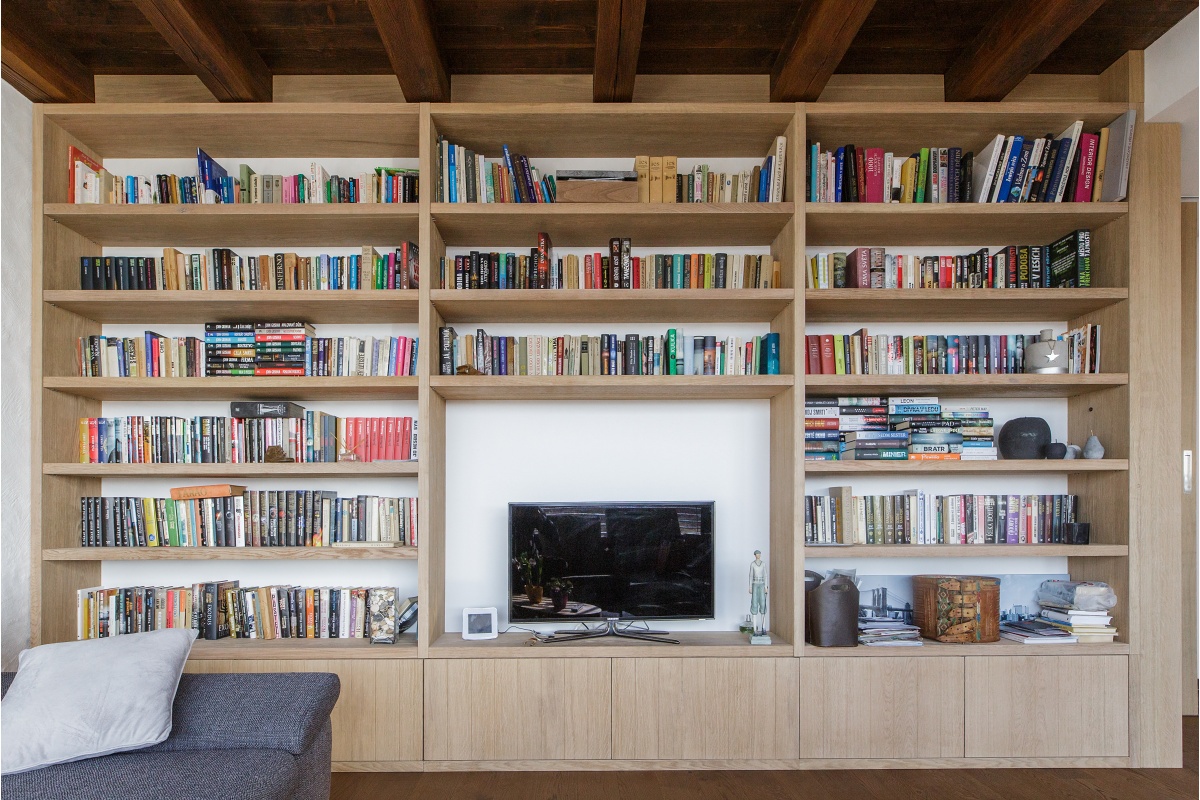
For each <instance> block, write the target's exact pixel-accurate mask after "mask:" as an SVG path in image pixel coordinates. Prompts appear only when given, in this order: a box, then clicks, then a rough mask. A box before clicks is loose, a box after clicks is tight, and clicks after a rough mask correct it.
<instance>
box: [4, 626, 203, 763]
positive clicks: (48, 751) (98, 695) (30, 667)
mask: <svg viewBox="0 0 1200 800" xmlns="http://www.w3.org/2000/svg"><path fill="white" fill-rule="evenodd" d="M195 638H196V632H195V631H194V630H190V629H183V628H174V629H168V630H161V631H151V632H149V633H134V634H127V635H123V636H113V637H110V638H105V639H87V640H85V641H82V642H63V643H61V644H47V645H42V646H41V647H34V648H32V649H30V650H26V651H25V652H23V653H21V657H20V666H19V667H18V669H17V675H16V678H14V679H13V682H12V686H11V687H9V690H8V694H6V695H5V696H4V701H3V703H2V704H0V762H2V764H0V772H2V773H3V774H5V775H8V774H10V773H14V772H26V771H28V770H31V769H38V768H39V767H48V766H50V765H51V764H62V763H65V762H68V761H78V760H80V759H83V758H92V757H94V756H104V755H108V754H109V753H119V752H122V751H125V750H137V749H138V748H140V747H149V746H150V745H152V744H157V743H159V742H161V741H162V740H163V739H166V738H167V737H168V736H169V735H170V734H171V705H172V703H174V701H175V690H176V689H178V688H179V676H180V675H182V674H183V666H184V664H185V663H187V657H188V652H189V651H190V650H191V649H192V641H193V640H194V639H195Z"/></svg>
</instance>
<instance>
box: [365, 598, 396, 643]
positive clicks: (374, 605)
mask: <svg viewBox="0 0 1200 800" xmlns="http://www.w3.org/2000/svg"><path fill="white" fill-rule="evenodd" d="M367 615H368V620H367V622H368V624H369V626H370V634H371V644H395V643H396V633H397V631H396V590H395V589H394V588H392V587H387V588H374V589H368V590H367Z"/></svg>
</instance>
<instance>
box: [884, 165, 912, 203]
mask: <svg viewBox="0 0 1200 800" xmlns="http://www.w3.org/2000/svg"><path fill="white" fill-rule="evenodd" d="M907 162H908V157H907V156H906V157H904V158H894V159H893V160H892V173H891V182H892V183H891V188H890V189H889V193H888V197H889V198H892V199H889V200H888V202H889V203H899V202H900V200H899V197H900V186H901V184H902V183H903V178H904V165H905V164H906V163H907Z"/></svg>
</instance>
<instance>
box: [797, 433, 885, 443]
mask: <svg viewBox="0 0 1200 800" xmlns="http://www.w3.org/2000/svg"><path fill="white" fill-rule="evenodd" d="M879 433H884V431H879ZM841 436H842V433H841V431H805V432H804V441H806V442H834V441H837V440H838V439H840V438H841Z"/></svg>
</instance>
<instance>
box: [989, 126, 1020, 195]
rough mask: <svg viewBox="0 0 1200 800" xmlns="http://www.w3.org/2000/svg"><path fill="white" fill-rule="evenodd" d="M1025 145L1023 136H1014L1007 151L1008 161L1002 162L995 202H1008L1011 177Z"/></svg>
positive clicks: (1013, 176) (1011, 183)
mask: <svg viewBox="0 0 1200 800" xmlns="http://www.w3.org/2000/svg"><path fill="white" fill-rule="evenodd" d="M1024 145H1025V137H1024V136H1014V137H1013V143H1012V147H1011V148H1010V149H1009V151H1008V161H1007V162H1006V163H1005V164H1004V171H1003V173H1001V174H1002V178H1001V180H1000V193H999V194H998V195H997V196H996V202H998V203H1007V202H1009V199H1008V195H1009V192H1010V191H1011V190H1012V185H1013V178H1015V177H1016V174H1017V164H1018V163H1019V162H1020V160H1021V151H1022V149H1023V148H1024Z"/></svg>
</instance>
